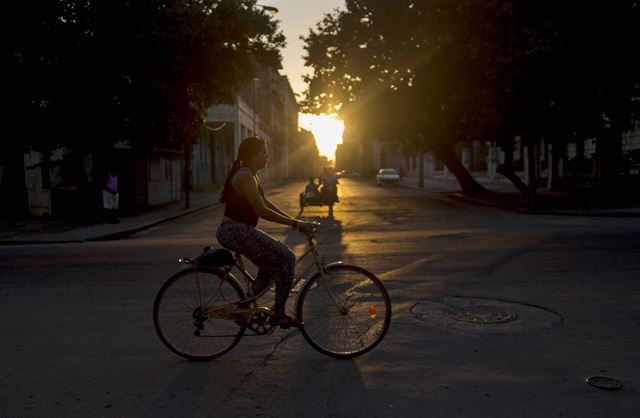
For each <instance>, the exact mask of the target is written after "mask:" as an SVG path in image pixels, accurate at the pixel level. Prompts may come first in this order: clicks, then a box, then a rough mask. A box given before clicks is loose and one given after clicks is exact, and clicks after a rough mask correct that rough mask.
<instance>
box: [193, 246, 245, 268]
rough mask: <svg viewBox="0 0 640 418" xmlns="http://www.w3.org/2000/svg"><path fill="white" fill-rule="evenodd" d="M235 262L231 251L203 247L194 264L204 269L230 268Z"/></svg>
mask: <svg viewBox="0 0 640 418" xmlns="http://www.w3.org/2000/svg"><path fill="white" fill-rule="evenodd" d="M235 262H236V259H235V258H234V257H233V254H231V251H229V250H227V249H225V248H217V249H216V248H213V247H204V248H203V249H202V254H200V255H199V256H198V258H197V259H196V263H197V264H198V265H200V266H205V267H222V266H230V265H232V264H234V263H235Z"/></svg>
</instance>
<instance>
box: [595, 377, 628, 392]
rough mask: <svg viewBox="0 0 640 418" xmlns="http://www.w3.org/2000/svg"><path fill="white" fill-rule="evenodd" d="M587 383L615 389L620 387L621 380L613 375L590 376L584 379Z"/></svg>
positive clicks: (601, 387)
mask: <svg viewBox="0 0 640 418" xmlns="http://www.w3.org/2000/svg"><path fill="white" fill-rule="evenodd" d="M586 381H587V383H588V384H590V385H591V386H595V387H597V388H600V389H608V390H617V389H622V386H623V385H622V382H621V381H619V380H618V379H614V378H613V377H607V376H590V377H587V379H586Z"/></svg>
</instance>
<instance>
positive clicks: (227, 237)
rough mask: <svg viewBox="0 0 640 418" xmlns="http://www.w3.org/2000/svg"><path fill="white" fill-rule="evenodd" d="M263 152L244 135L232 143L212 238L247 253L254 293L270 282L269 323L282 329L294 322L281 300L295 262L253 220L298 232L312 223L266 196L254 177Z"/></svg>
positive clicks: (255, 140)
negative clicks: (234, 149)
mask: <svg viewBox="0 0 640 418" xmlns="http://www.w3.org/2000/svg"><path fill="white" fill-rule="evenodd" d="M268 160H269V155H268V154H267V146H266V143H265V142H264V140H263V139H261V138H259V137H257V136H253V137H249V138H245V139H244V140H243V141H242V142H241V143H240V147H239V148H238V156H237V157H236V159H235V161H234V162H233V165H232V166H231V171H229V174H228V175H227V179H226V180H225V183H224V188H223V189H222V196H221V201H222V202H223V203H224V204H225V207H224V216H223V217H222V222H221V224H220V226H219V227H218V231H217V233H216V237H217V239H218V242H219V243H220V244H221V245H222V246H224V247H226V248H228V249H229V250H231V251H235V252H238V253H240V254H242V255H243V256H245V257H247V258H248V259H249V260H251V262H252V263H253V264H255V265H256V266H257V267H258V276H257V277H256V282H255V284H254V285H253V292H254V294H255V295H258V294H260V293H261V292H263V291H264V290H265V289H267V288H268V287H269V286H270V285H271V283H272V282H273V281H275V282H276V300H275V307H274V310H273V317H272V324H273V325H278V326H281V327H283V328H288V327H290V326H299V324H298V323H297V321H296V320H295V319H293V318H291V317H290V316H289V315H287V314H286V312H285V304H286V301H287V297H288V296H289V292H290V291H291V284H292V283H293V275H294V269H295V264H296V256H295V254H294V253H293V251H291V249H290V248H289V247H288V246H287V245H286V244H285V243H284V242H282V241H279V240H277V239H275V238H273V237H272V236H270V235H268V234H267V233H265V232H263V231H261V230H259V229H257V228H256V226H257V225H258V219H259V218H263V219H266V220H268V221H271V222H276V223H279V224H283V225H289V226H292V227H293V228H294V229H295V230H298V231H312V230H313V229H314V228H315V227H316V225H315V223H313V222H306V221H300V220H297V219H296V218H294V217H292V216H289V215H287V214H286V213H284V212H283V211H282V210H280V209H279V208H278V207H277V206H276V205H274V204H273V203H271V201H270V200H269V199H268V198H267V196H266V195H265V193H264V190H263V189H262V186H261V185H260V181H259V179H258V176H257V174H258V170H261V169H263V168H264V167H265V166H266V165H267V161H268Z"/></svg>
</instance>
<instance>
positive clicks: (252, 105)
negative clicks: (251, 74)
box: [251, 77, 260, 136]
mask: <svg viewBox="0 0 640 418" xmlns="http://www.w3.org/2000/svg"><path fill="white" fill-rule="evenodd" d="M258 81H260V79H259V78H257V77H256V78H254V79H253V97H252V99H253V100H252V102H253V103H252V104H251V108H252V111H253V136H257V135H258V133H257V132H256V95H257V89H258Z"/></svg>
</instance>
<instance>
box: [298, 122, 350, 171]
mask: <svg viewBox="0 0 640 418" xmlns="http://www.w3.org/2000/svg"><path fill="white" fill-rule="evenodd" d="M298 124H299V125H300V127H301V128H304V129H307V130H309V131H311V133H313V136H314V137H315V139H316V145H317V146H318V151H319V152H320V155H324V156H326V157H327V158H328V159H329V160H332V161H333V160H335V158H336V147H337V146H338V144H342V133H343V132H344V122H343V121H341V120H339V119H337V117H336V115H335V114H333V115H325V114H322V115H310V114H306V113H301V114H299V115H298Z"/></svg>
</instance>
